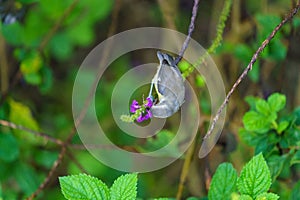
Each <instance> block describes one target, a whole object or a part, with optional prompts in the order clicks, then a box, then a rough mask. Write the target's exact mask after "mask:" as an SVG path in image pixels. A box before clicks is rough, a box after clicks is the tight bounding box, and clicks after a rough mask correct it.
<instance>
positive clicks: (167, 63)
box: [162, 59, 170, 65]
mask: <svg viewBox="0 0 300 200" xmlns="http://www.w3.org/2000/svg"><path fill="white" fill-rule="evenodd" d="M162 64H165V65H170V64H169V62H168V61H167V60H166V59H164V60H163V61H162Z"/></svg>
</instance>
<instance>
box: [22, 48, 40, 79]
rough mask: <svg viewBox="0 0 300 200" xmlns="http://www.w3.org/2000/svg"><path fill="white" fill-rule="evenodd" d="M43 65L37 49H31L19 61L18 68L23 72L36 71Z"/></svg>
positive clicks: (30, 72)
mask: <svg viewBox="0 0 300 200" xmlns="http://www.w3.org/2000/svg"><path fill="white" fill-rule="evenodd" d="M42 65H43V59H42V57H41V55H40V54H39V53H38V52H37V51H32V52H30V53H28V54H27V55H25V58H24V60H23V61H22V62H21V66H20V70H21V72H22V73H23V74H25V75H26V74H32V73H37V72H38V71H39V70H40V69H41V67H42Z"/></svg>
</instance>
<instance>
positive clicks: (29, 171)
mask: <svg viewBox="0 0 300 200" xmlns="http://www.w3.org/2000/svg"><path fill="white" fill-rule="evenodd" d="M13 175H14V176H15V178H16V180H17V183H18V185H19V187H20V188H21V189H22V190H23V191H24V192H25V194H26V195H30V194H32V193H33V192H34V191H35V190H36V189H37V188H38V187H39V184H40V181H41V180H40V179H39V177H38V174H37V173H36V172H35V171H34V169H33V168H32V167H31V166H30V165H27V164H24V163H21V162H20V163H17V164H16V165H15V169H14V171H13Z"/></svg>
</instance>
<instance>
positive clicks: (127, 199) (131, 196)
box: [110, 174, 137, 200]
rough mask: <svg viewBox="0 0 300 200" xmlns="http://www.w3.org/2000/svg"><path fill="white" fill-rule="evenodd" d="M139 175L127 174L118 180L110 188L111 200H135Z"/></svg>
mask: <svg viewBox="0 0 300 200" xmlns="http://www.w3.org/2000/svg"><path fill="white" fill-rule="evenodd" d="M136 195H137V174H126V175H122V176H120V177H119V178H117V179H116V180H115V181H114V183H113V185H112V186H111V188H110V196H111V200H135V199H136Z"/></svg>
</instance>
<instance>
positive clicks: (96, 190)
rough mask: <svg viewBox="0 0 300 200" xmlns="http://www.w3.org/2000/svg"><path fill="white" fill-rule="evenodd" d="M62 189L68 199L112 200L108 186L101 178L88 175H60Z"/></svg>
mask: <svg viewBox="0 0 300 200" xmlns="http://www.w3.org/2000/svg"><path fill="white" fill-rule="evenodd" d="M59 183H60V187H61V191H62V193H63V195H64V197H65V198H66V199H70V200H75V199H78V200H80V199H82V200H83V199H94V200H98V199H101V200H110V194H109V189H108V187H107V186H106V185H105V184H104V183H103V182H102V181H101V180H99V179H97V178H95V177H92V176H89V175H86V174H79V175H72V176H63V177H59Z"/></svg>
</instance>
